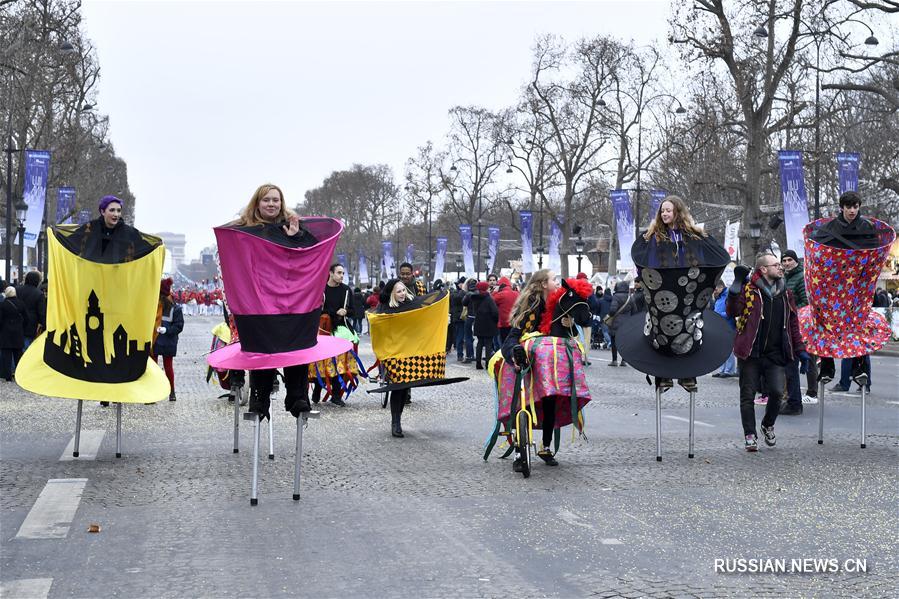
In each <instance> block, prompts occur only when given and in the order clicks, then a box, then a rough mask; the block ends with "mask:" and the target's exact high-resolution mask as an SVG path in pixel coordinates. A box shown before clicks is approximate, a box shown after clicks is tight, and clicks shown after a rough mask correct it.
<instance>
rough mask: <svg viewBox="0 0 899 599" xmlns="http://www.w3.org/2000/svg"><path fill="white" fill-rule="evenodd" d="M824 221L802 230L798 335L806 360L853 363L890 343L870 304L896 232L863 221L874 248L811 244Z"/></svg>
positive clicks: (886, 327)
mask: <svg viewBox="0 0 899 599" xmlns="http://www.w3.org/2000/svg"><path fill="white" fill-rule="evenodd" d="M830 220H832V219H829V218H823V219H819V220H817V221H814V222H811V223H809V224H807V225H806V226H805V228H804V229H803V235H804V237H805V289H806V292H807V294H808V298H809V305H808V306H805V307H803V308H801V309H800V310H799V330H800V333H801V334H802V339H803V341H805V343H806V346H807V347H808V351H809V353H810V354H814V355H817V356H821V357H826V358H855V357H858V356H864V355H866V354H870V353H871V352H874V351H877V350H879V349H880V348H882V347H883V345H884V343H886V342H887V341H888V340H889V338H890V327H889V324H888V323H887V322H886V319H884V317H883V316H881V315H880V314H878V313H877V312H875V311H874V310H872V309H871V304H872V303H873V298H874V289H875V287H876V284H877V277H878V276H879V275H880V271H881V269H882V268H883V265H884V262H885V261H886V259H887V257H888V255H889V253H890V246H891V245H892V244H893V241H894V240H895V239H896V232H895V231H893V229H892V228H891V227H890V226H889V225H888V224H886V223H885V222H883V221H880V220H877V219H873V218H869V220H870V221H871V222H872V223H873V224H874V230H875V232H876V233H877V235H878V239H879V245H878V247H876V248H872V249H842V248H837V247H832V246H829V245H825V244H822V243H818V242H817V241H815V240H814V239H812V233H813V232H814V231H815V230H816V229H818V228H819V227H822V226H824V225H825V224H826V223H827V222H828V221H830Z"/></svg>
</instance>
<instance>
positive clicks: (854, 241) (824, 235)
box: [811, 191, 880, 250]
mask: <svg viewBox="0 0 899 599" xmlns="http://www.w3.org/2000/svg"><path fill="white" fill-rule="evenodd" d="M861 207H862V196H861V195H859V193H858V192H856V191H847V192H845V193H844V194H843V195H841V196H840V214H839V215H838V216H837V217H836V218H835V219H833V220H830V221H828V222H827V223H825V224H824V225H823V226H820V227H818V228H817V229H816V230H815V231H814V232H813V233H812V236H811V238H812V240H814V241H817V242H818V243H822V244H824V245H829V246H830V247H835V248H840V249H844V250H871V249H875V248H877V247H880V237H879V236H878V235H877V233H876V232H875V230H874V223H872V222H871V221H870V220H868V219H867V218H865V217H864V216H862V215H861Z"/></svg>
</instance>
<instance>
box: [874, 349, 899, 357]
mask: <svg viewBox="0 0 899 599" xmlns="http://www.w3.org/2000/svg"><path fill="white" fill-rule="evenodd" d="M871 355H873V356H888V357H890V358H895V357H899V349H881V350H880V351H876V352H874V353H873V354H871Z"/></svg>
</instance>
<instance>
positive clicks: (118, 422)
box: [115, 402, 122, 458]
mask: <svg viewBox="0 0 899 599" xmlns="http://www.w3.org/2000/svg"><path fill="white" fill-rule="evenodd" d="M115 457H117V458H120V457H122V402H118V403H116V405H115Z"/></svg>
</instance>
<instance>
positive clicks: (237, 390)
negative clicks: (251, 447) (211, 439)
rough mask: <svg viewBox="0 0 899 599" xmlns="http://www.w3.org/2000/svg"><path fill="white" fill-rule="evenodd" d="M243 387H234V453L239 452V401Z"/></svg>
mask: <svg viewBox="0 0 899 599" xmlns="http://www.w3.org/2000/svg"><path fill="white" fill-rule="evenodd" d="M242 391H243V387H239V386H238V387H234V453H238V452H240V449H239V443H240V400H241V392H242Z"/></svg>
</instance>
